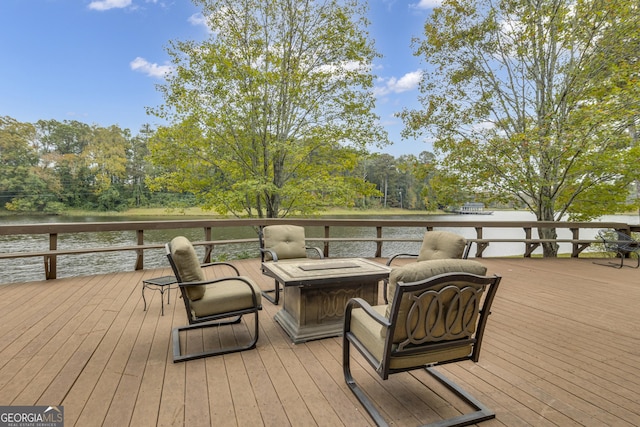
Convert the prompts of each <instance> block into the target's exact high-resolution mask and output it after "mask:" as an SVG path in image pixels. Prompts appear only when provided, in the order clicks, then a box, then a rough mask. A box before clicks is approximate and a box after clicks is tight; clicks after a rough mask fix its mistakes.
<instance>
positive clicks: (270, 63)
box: [148, 0, 386, 217]
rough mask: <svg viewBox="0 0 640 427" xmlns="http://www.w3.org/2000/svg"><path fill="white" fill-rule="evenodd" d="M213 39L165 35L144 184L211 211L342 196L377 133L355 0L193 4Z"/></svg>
mask: <svg viewBox="0 0 640 427" xmlns="http://www.w3.org/2000/svg"><path fill="white" fill-rule="evenodd" d="M196 3H197V4H199V5H201V6H202V8H203V14H204V15H205V16H207V17H208V24H209V26H210V28H211V30H212V35H211V37H210V38H209V39H208V40H206V41H204V42H202V43H196V42H193V41H187V42H179V41H176V42H173V43H171V46H170V48H169V54H170V55H171V56H172V58H173V62H174V64H175V69H176V72H175V73H174V74H173V75H171V76H169V78H168V82H167V84H166V85H162V86H160V90H161V92H162V95H163V96H164V100H165V105H162V106H160V107H159V108H156V109H152V110H150V111H151V113H153V114H155V115H156V116H158V117H161V118H163V119H166V120H167V121H169V122H170V123H171V125H170V126H166V127H163V128H160V129H159V130H158V132H157V133H156V135H155V137H154V138H153V140H152V141H150V145H149V148H150V152H151V155H150V157H149V158H150V160H151V161H152V162H153V164H154V165H155V166H156V167H157V168H158V171H159V173H158V176H157V177H155V178H153V179H151V180H149V181H148V184H149V186H150V187H152V188H154V189H167V190H169V191H183V192H190V193H193V194H195V195H196V196H197V198H198V200H199V202H200V203H201V204H202V206H203V207H205V208H211V209H215V210H216V211H217V212H219V213H223V214H225V213H233V214H234V215H248V216H254V215H257V216H259V217H265V216H266V217H278V216H285V215H287V214H290V213H294V212H295V213H302V214H307V213H312V212H315V211H317V210H318V209H321V208H322V207H324V206H328V205H341V204H348V203H352V201H353V200H354V198H355V197H354V196H356V195H357V194H358V193H360V194H366V193H367V192H371V191H372V187H371V186H370V185H367V184H364V183H362V182H361V181H359V180H358V179H354V178H353V177H352V176H349V172H350V171H353V170H354V168H355V167H356V165H357V161H356V160H357V156H358V155H360V153H361V152H362V151H363V149H364V148H365V147H366V145H367V144H368V143H370V142H372V141H379V142H382V143H384V142H385V141H386V135H385V134H384V131H383V130H382V128H381V127H380V125H379V124H378V123H377V117H376V115H375V114H374V113H373V104H374V98H373V94H372V92H371V88H372V85H373V76H372V74H371V72H370V71H371V63H372V61H373V58H374V57H375V56H376V53H375V51H374V49H373V46H372V43H371V42H370V41H369V40H368V39H367V38H366V26H367V21H366V17H365V16H366V9H365V8H364V7H363V6H361V5H360V4H359V2H357V1H355V0H345V1H334V0H326V1H319V2H298V1H294V0H276V1H272V0H198V1H196Z"/></svg>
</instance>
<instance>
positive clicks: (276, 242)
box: [262, 225, 307, 261]
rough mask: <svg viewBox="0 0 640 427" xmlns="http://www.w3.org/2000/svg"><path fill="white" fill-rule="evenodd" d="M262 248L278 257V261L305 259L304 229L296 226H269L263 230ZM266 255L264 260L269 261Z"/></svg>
mask: <svg viewBox="0 0 640 427" xmlns="http://www.w3.org/2000/svg"><path fill="white" fill-rule="evenodd" d="M262 232H263V238H264V247H265V248H266V249H271V250H272V251H274V252H275V253H276V255H278V259H293V258H306V257H307V250H306V249H305V235H304V227H300V226H298V225H269V226H266V227H265V228H264V229H263V230H262ZM270 259H271V257H270V256H269V254H268V253H266V254H265V260H267V261H268V260H270Z"/></svg>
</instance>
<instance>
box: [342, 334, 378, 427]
mask: <svg viewBox="0 0 640 427" xmlns="http://www.w3.org/2000/svg"><path fill="white" fill-rule="evenodd" d="M349 348H350V341H349V340H348V339H346V338H345V339H343V345H342V371H343V372H344V380H345V382H346V383H347V386H349V389H350V390H351V392H352V393H353V394H354V395H355V396H356V398H357V399H358V401H359V402H360V403H361V404H362V406H364V409H365V410H366V411H367V413H368V414H369V416H370V417H371V418H372V419H373V421H374V422H375V423H376V425H377V426H378V427H388V424H387V422H386V421H385V420H384V418H382V415H380V412H378V410H377V409H376V407H375V406H374V405H373V403H372V402H371V400H369V398H368V397H367V395H366V394H364V392H363V391H362V389H361V388H360V387H358V384H356V382H355V380H354V379H353V375H351V354H350V351H349Z"/></svg>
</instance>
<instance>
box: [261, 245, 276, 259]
mask: <svg viewBox="0 0 640 427" xmlns="http://www.w3.org/2000/svg"><path fill="white" fill-rule="evenodd" d="M259 249H260V255H261V258H262V261H263V262H264V254H266V253H268V254H269V255H271V260H272V261H273V262H278V254H276V253H275V251H273V250H271V249H265V248H259Z"/></svg>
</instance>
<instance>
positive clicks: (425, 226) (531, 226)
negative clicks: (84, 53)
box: [0, 218, 640, 279]
mask: <svg viewBox="0 0 640 427" xmlns="http://www.w3.org/2000/svg"><path fill="white" fill-rule="evenodd" d="M272 224H294V225H301V226H304V227H320V228H321V229H323V230H324V231H323V234H322V235H313V234H311V233H307V240H309V241H314V242H320V243H321V244H322V246H323V252H324V255H325V256H326V257H328V256H330V247H331V245H332V244H339V242H347V241H349V242H353V241H361V242H374V243H375V244H376V248H375V253H372V254H371V256H373V257H381V256H382V247H383V244H384V243H385V242H421V241H422V233H417V234H416V237H415V238H406V237H385V236H384V229H385V228H389V227H406V228H417V229H422V230H423V231H430V230H434V229H438V228H471V229H475V238H469V239H467V240H469V241H471V242H474V243H475V244H476V251H475V256H476V257H478V258H480V257H482V255H483V252H484V251H485V249H486V248H487V247H488V246H489V244H490V243H506V242H510V243H523V244H524V256H525V257H530V256H531V254H532V253H533V251H534V250H535V249H536V248H538V247H539V246H540V245H541V244H543V243H545V242H554V241H555V242H557V243H570V244H571V245H572V251H571V256H573V257H577V256H578V255H579V254H580V253H581V252H582V251H583V250H585V249H586V248H587V247H589V246H590V245H591V244H592V243H597V242H600V241H599V240H597V239H584V238H580V230H582V229H594V228H597V229H600V228H613V229H616V230H620V231H623V232H625V233H630V232H634V231H636V232H637V231H640V226H633V225H629V224H626V223H622V222H539V221H475V222H470V221H429V220H405V219H402V220H397V219H380V220H377V219H326V218H313V219H308V218H271V219H264V218H262V219H257V218H248V219H195V220H167V221H123V222H80V223H46V224H15V225H0V236H2V235H5V236H6V235H41V234H46V235H48V236H49V249H48V250H34V251H21V252H9V251H6V252H2V251H1V250H2V249H1V248H0V259H17V258H25V257H43V259H44V270H45V277H46V279H55V278H56V275H57V271H56V270H57V257H58V256H66V255H77V254H87V253H100V252H116V251H133V252H135V269H136V270H141V269H144V251H145V250H149V249H159V248H162V247H163V245H162V244H157V243H154V244H147V243H145V238H144V234H145V232H148V231H153V230H180V229H202V230H203V234H202V240H198V241H194V245H196V246H204V247H205V255H204V259H203V261H204V262H208V261H209V260H210V258H211V253H212V251H213V248H214V247H216V246H221V245H230V244H237V243H254V242H255V243H256V245H257V244H258V237H257V231H258V229H259V228H260V227H263V226H266V225H272ZM228 227H251V228H253V229H254V230H255V231H256V237H255V238H238V239H215V238H214V231H215V230H216V229H221V228H228ZM337 227H365V228H369V227H370V228H372V229H375V237H373V236H371V237H335V234H334V236H333V237H332V233H331V231H332V229H334V230H335V228H337ZM490 228H508V229H522V230H524V234H525V236H524V237H523V238H509V239H504V238H494V237H485V233H484V231H485V230H486V229H490ZM539 228H556V229H568V230H570V231H571V235H572V237H571V238H566V239H565V238H562V239H556V240H549V239H541V238H536V237H535V236H534V230H537V229H539ZM120 231H131V232H133V233H135V240H136V244H135V245H127V246H122V245H120V246H118V245H113V246H105V247H87V248H74V249H59V248H58V236H59V235H61V234H67V233H102V232H120Z"/></svg>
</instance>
